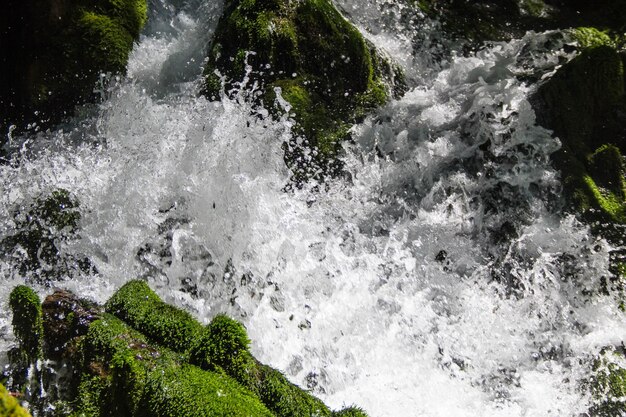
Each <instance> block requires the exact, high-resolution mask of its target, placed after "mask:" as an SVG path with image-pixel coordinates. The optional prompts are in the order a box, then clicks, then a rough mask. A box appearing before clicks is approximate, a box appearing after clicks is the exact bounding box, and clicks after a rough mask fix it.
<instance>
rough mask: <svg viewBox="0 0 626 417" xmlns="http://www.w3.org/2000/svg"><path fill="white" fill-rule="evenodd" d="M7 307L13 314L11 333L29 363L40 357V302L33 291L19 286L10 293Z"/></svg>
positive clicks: (41, 332) (41, 338)
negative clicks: (8, 306)
mask: <svg viewBox="0 0 626 417" xmlns="http://www.w3.org/2000/svg"><path fill="white" fill-rule="evenodd" d="M9 305H10V307H11V312H12V313H13V320H12V321H11V324H12V325H13V333H14V334H15V337H16V338H17V341H18V342H19V344H20V349H21V350H22V351H23V352H24V353H25V354H26V356H27V357H28V359H29V360H30V361H35V360H36V359H38V358H40V357H41V353H42V351H41V347H42V343H43V318H42V317H43V316H42V311H41V301H40V300H39V296H38V295H37V293H35V291H33V290H32V289H31V288H29V287H27V286H25V285H19V286H17V287H15V288H14V289H13V291H11V295H10V296H9Z"/></svg>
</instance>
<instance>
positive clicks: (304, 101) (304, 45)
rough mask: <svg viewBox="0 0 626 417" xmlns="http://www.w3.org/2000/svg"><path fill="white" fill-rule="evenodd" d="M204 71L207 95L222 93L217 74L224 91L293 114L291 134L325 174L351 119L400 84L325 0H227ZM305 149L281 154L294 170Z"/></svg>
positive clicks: (384, 98) (391, 67)
mask: <svg viewBox="0 0 626 417" xmlns="http://www.w3.org/2000/svg"><path fill="white" fill-rule="evenodd" d="M204 74H205V84H204V89H203V94H204V95H206V96H207V97H208V98H209V99H218V98H219V97H220V89H221V88H222V79H221V78H223V79H224V81H225V89H226V93H227V94H235V93H236V91H242V90H243V92H245V93H246V94H247V95H248V96H250V98H251V99H252V100H253V101H256V102H263V103H264V104H265V107H266V108H268V109H271V111H272V113H273V114H274V116H277V117H278V116H279V115H280V114H282V113H283V112H285V111H287V112H288V113H290V114H293V117H294V120H295V121H296V127H295V133H296V134H297V135H299V136H302V137H304V138H305V139H306V140H307V141H308V142H309V146H308V147H307V146H305V148H306V149H309V148H312V149H314V150H315V153H316V155H315V156H314V157H313V159H314V160H315V161H317V162H319V163H320V165H321V168H322V170H324V171H326V172H327V173H328V172H330V171H333V166H334V168H337V166H336V165H333V162H334V157H335V156H336V155H337V153H338V152H339V150H340V148H341V142H342V141H343V140H344V139H346V138H347V137H348V128H349V127H350V126H351V124H352V123H354V121H356V120H358V119H360V118H362V117H363V116H365V115H366V114H367V113H368V112H369V111H371V110H372V109H374V108H376V107H378V106H380V105H382V104H384V103H385V102H386V101H387V100H388V98H389V97H390V96H399V95H401V94H402V93H403V92H404V90H405V88H406V87H405V84H404V79H403V75H402V72H401V71H400V70H399V69H398V68H397V67H395V66H394V65H393V64H391V62H390V61H389V60H388V59H386V58H383V57H382V56H381V54H380V53H379V52H378V51H377V50H376V49H375V47H374V46H373V45H371V44H370V43H369V42H367V41H366V40H365V39H364V38H363V36H362V35H361V34H360V33H359V31H358V30H357V29H356V28H355V27H354V26H353V25H352V24H350V23H349V22H348V21H347V20H346V19H345V18H344V17H343V16H342V15H341V14H340V13H339V11H338V10H337V9H336V8H335V6H334V5H333V4H332V2H331V1H329V0H304V1H297V2H294V1H288V0H269V1H262V0H251V1H249V0H245V1H244V0H228V1H227V2H226V4H225V11H224V14H223V16H222V18H221V19H220V21H219V24H218V27H217V29H216V33H215V38H214V40H213V44H212V47H211V49H210V52H209V57H208V63H207V66H206V68H205V72H204ZM292 145H293V144H292ZM306 154H307V152H305V151H303V150H302V148H299V147H297V146H295V149H292V150H291V152H287V157H286V161H287V163H288V165H290V167H292V168H294V169H295V171H296V176H298V172H297V171H298V170H300V171H306V167H304V166H303V164H302V160H303V159H306ZM298 161H299V162H298ZM298 163H300V166H298ZM318 168H319V167H318ZM318 168H315V169H318ZM300 174H301V175H300V176H301V177H306V176H307V173H306V172H300Z"/></svg>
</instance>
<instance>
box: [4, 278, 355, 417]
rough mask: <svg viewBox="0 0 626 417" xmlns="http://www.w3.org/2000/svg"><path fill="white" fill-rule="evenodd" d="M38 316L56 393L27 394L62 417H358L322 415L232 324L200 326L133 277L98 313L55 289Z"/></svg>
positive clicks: (223, 319)
mask: <svg viewBox="0 0 626 417" xmlns="http://www.w3.org/2000/svg"><path fill="white" fill-rule="evenodd" d="M14 292H15V293H16V294H21V293H25V294H27V295H28V294H31V292H32V290H30V289H29V288H28V287H17V288H16V290H15V291H14ZM27 298H28V299H29V300H30V297H27ZM28 305H36V306H38V301H37V300H30V301H29V304H28ZM20 311H21V310H20V308H16V309H15V310H14V314H19V313H20ZM40 311H41V309H40ZM42 314H43V328H44V331H43V335H44V340H43V344H44V346H45V347H46V348H45V349H44V351H43V353H44V359H53V360H52V361H46V363H47V364H48V366H52V367H53V369H52V370H51V371H50V372H49V373H50V374H51V375H57V374H59V373H62V374H63V375H65V378H66V379H65V380H63V385H64V387H65V389H64V390H54V389H49V387H48V386H47V388H48V389H45V390H40V389H37V387H35V389H32V390H31V391H32V392H33V393H35V394H34V395H36V393H38V392H46V397H45V398H43V397H42V398H36V397H35V398H32V401H33V402H36V403H37V404H38V406H39V409H45V408H46V407H47V406H53V407H57V408H63V409H64V410H66V411H67V414H68V415H72V416H79V415H89V416H96V417H97V416H109V415H117V416H133V417H145V416H153V415H176V416H181V417H196V416H205V415H232V416H242V417H243V416H267V417H272V416H273V417H288V416H289V417H300V416H302V417H312V416H334V415H339V416H349V417H363V416H365V417H366V414H365V413H364V412H362V411H361V410H360V409H358V408H354V407H351V408H348V409H345V410H342V411H340V412H335V413H333V412H331V411H330V410H329V409H328V407H326V405H324V404H323V403H322V402H321V401H320V400H319V399H317V398H315V397H314V396H312V395H311V394H309V393H308V392H306V391H305V390H302V389H301V388H299V387H298V386H296V385H294V384H292V383H290V382H289V381H288V380H287V378H285V376H284V375H283V374H282V373H281V372H279V371H277V370H275V369H273V368H271V367H269V366H267V365H263V364H262V363H260V362H258V361H257V360H256V359H255V358H254V357H253V356H252V354H251V353H250V351H249V348H248V347H249V343H250V341H249V339H248V335H247V333H246V331H245V329H244V327H243V325H241V323H239V322H237V321H235V320H232V319H230V318H229V317H227V316H224V315H218V316H216V317H215V318H214V319H213V320H212V322H211V323H210V324H209V325H208V326H206V327H203V326H202V325H201V324H200V323H199V322H197V321H196V320H195V319H194V318H193V317H191V315H190V314H189V313H187V312H185V311H183V310H180V309H178V308H175V307H173V306H170V305H168V304H166V303H164V302H163V301H162V300H161V299H160V298H159V297H158V296H157V295H156V294H155V293H154V292H153V291H152V290H151V289H150V288H149V287H148V285H147V284H146V283H145V282H143V281H130V282H128V283H127V284H126V285H124V286H123V287H122V288H120V290H119V291H118V292H117V293H116V294H114V295H113V297H111V299H109V301H108V302H107V303H106V312H103V311H102V307H101V306H98V305H96V304H94V303H90V302H88V301H86V300H82V299H80V298H78V297H77V296H75V295H74V294H72V293H70V292H68V291H63V290H59V291H56V292H55V293H54V294H52V295H50V296H48V297H47V298H46V300H45V301H44V304H43V313H42ZM20 317H21V316H20ZM39 317H41V313H40V315H39ZM14 323H15V326H16V328H15V333H16V334H19V335H22V334H25V332H26V331H27V330H28V329H31V328H32V326H31V325H30V321H24V320H16V321H14ZM22 326H24V328H22ZM20 340H22V339H20ZM38 340H40V339H38ZM20 343H21V342H20ZM21 344H22V343H21ZM25 346H28V344H23V346H22V348H24V347H25ZM55 366H57V367H58V369H56V368H54V367H55ZM61 368H62V369H63V371H62V372H61ZM35 383H36V381H35ZM44 384H46V382H45V381H44ZM17 388H18V389H19V388H20V387H17ZM46 402H47V403H46Z"/></svg>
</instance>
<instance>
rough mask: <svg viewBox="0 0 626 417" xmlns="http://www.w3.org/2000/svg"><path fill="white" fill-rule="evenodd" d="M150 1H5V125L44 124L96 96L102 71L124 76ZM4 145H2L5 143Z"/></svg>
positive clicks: (1, 53)
mask: <svg viewBox="0 0 626 417" xmlns="http://www.w3.org/2000/svg"><path fill="white" fill-rule="evenodd" d="M146 8H147V4H146V0H95V1H88V2H87V1H84V0H34V1H27V2H25V1H20V0H8V3H5V11H4V12H3V13H2V16H0V30H1V31H2V32H1V39H2V42H1V43H0V48H1V49H0V61H1V62H0V65H1V66H2V74H3V75H2V77H0V128H1V133H2V137H3V140H4V137H5V135H6V131H7V128H8V126H9V125H16V126H17V127H18V128H23V127H24V126H25V124H27V123H31V122H37V123H38V124H40V125H43V126H45V125H46V124H49V123H52V122H55V121H58V120H60V119H61V118H63V117H64V116H66V115H69V114H71V113H72V109H73V107H74V105H75V104H77V103H80V102H84V101H89V100H91V99H92V98H93V96H94V93H93V90H94V87H95V85H96V82H97V81H98V80H99V79H100V74H103V73H113V74H116V73H123V72H124V71H125V68H126V63H127V61H128V55H129V53H130V51H131V49H132V47H133V42H134V40H136V39H137V37H138V36H139V32H140V30H141V28H142V27H143V25H144V23H145V20H146ZM0 145H1V143H0Z"/></svg>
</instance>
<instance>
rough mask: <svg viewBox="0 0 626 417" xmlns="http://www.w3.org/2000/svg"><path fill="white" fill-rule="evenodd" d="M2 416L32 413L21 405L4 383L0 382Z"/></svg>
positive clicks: (16, 416) (14, 416)
mask: <svg viewBox="0 0 626 417" xmlns="http://www.w3.org/2000/svg"><path fill="white" fill-rule="evenodd" d="M0 416H1V417H30V413H29V412H28V411H26V410H25V409H24V408H22V406H20V404H19V403H18V401H17V400H16V399H15V398H14V397H13V396H11V394H9V392H8V391H7V390H6V388H5V387H4V386H3V385H2V384H0Z"/></svg>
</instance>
